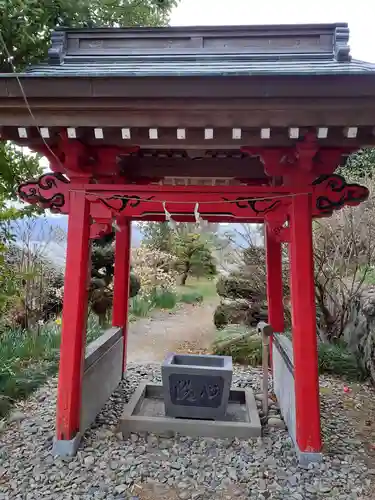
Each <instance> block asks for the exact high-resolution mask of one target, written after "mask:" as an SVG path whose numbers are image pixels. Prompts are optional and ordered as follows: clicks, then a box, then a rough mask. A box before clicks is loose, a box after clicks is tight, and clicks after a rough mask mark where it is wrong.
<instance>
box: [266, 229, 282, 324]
mask: <svg viewBox="0 0 375 500" xmlns="http://www.w3.org/2000/svg"><path fill="white" fill-rule="evenodd" d="M265 237H266V264H267V302H268V316H269V317H268V322H269V323H270V324H271V326H272V329H273V331H274V332H277V333H282V332H283V331H284V304H283V274H282V260H281V259H282V254H281V243H280V242H279V241H277V240H276V237H275V235H274V234H273V232H272V229H271V227H270V225H269V224H267V223H266V231H265Z"/></svg>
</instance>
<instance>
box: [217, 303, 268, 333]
mask: <svg viewBox="0 0 375 500" xmlns="http://www.w3.org/2000/svg"><path fill="white" fill-rule="evenodd" d="M267 320H268V312H267V309H266V308H265V307H263V306H262V305H261V304H251V303H249V302H248V301H247V300H244V299H238V300H229V299H226V300H223V301H222V302H221V303H220V305H219V306H218V307H217V308H216V310H215V314H214V323H215V326H216V328H224V327H225V326H226V325H228V324H236V325H245V326H249V327H253V328H254V327H256V325H257V324H258V323H259V321H267Z"/></svg>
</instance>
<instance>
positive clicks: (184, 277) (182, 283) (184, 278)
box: [181, 271, 189, 286]
mask: <svg viewBox="0 0 375 500" xmlns="http://www.w3.org/2000/svg"><path fill="white" fill-rule="evenodd" d="M188 276H189V272H187V271H185V272H184V274H183V275H182V278H181V285H182V286H185V285H186V281H187V279H188Z"/></svg>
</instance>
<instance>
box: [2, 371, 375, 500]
mask: <svg viewBox="0 0 375 500" xmlns="http://www.w3.org/2000/svg"><path fill="white" fill-rule="evenodd" d="M142 379H149V380H154V381H160V368H159V367H158V366H156V365H139V364H138V365H137V364H132V365H130V366H129V369H128V372H127V377H126V380H124V381H123V382H122V383H121V386H120V387H119V390H118V391H117V392H116V393H115V394H114V395H113V397H112V398H111V400H110V402H109V403H108V404H107V406H106V407H105V409H104V410H103V412H102V413H101V414H100V415H99V417H98V419H97V422H96V423H95V425H94V426H93V428H92V429H91V430H90V431H89V432H87V433H86V435H85V438H84V441H83V443H82V446H81V449H80V450H79V452H78V454H77V456H76V457H75V458H73V459H69V460H61V459H55V458H54V457H52V456H51V454H50V450H51V443H52V438H53V426H54V419H55V398H56V380H51V381H50V382H49V383H48V384H47V385H46V386H44V387H43V388H42V389H40V390H39V391H38V392H37V393H36V394H35V395H34V396H33V397H32V398H31V399H29V400H28V401H26V402H24V403H22V404H20V405H18V407H17V409H16V410H15V411H14V413H13V414H12V416H11V417H10V419H9V421H8V422H7V424H6V425H5V427H4V428H3V430H2V432H0V500H5V499H19V500H21V499H24V500H34V499H35V500H36V499H64V500H65V499H66V500H69V499H72V500H89V499H106V500H115V499H116V500H125V499H127V500H128V499H133V500H151V499H159V498H160V499H163V500H178V499H186V500H192V499H194V500H209V499H214V500H224V499H227V500H232V499H235V498H241V499H259V500H260V499H288V500H305V499H316V500H317V499H323V498H330V499H331V498H332V499H340V500H355V499H357V500H359V499H362V500H364V499H371V498H375V493H374V494H373V496H371V493H370V492H371V487H372V489H373V491H374V492H375V488H374V485H375V462H374V457H373V456H371V449H370V448H371V446H370V445H369V442H365V441H368V440H369V439H371V436H373V434H372V433H373V431H372V430H370V431H369V433H367V431H366V432H365V431H364V430H363V429H362V428H361V429H362V430H359V429H358V426H357V427H356V426H355V425H357V424H358V422H357V420H358V419H355V415H356V413H355V414H354V413H353V414H352V413H351V412H352V411H354V412H359V411H360V410H363V408H364V404H365V403H364V401H367V399H366V398H370V397H371V398H372V400H374V397H373V396H374V394H373V392H371V389H370V388H368V387H364V386H362V387H361V388H358V390H357V389H356V391H352V392H351V393H350V394H348V395H346V394H345V393H344V392H343V389H342V388H343V383H342V382H340V381H335V380H334V379H330V378H324V379H322V381H321V383H322V386H323V389H322V392H323V394H322V399H323V401H322V411H323V424H324V434H325V437H326V454H325V458H324V461H323V463H321V464H319V465H315V466H314V467H311V468H310V469H308V470H304V469H301V468H300V467H298V465H297V461H296V456H295V453H294V451H293V447H292V443H291V440H290V438H289V437H288V434H287V432H286V431H285V430H282V429H267V430H266V431H265V436H264V438H263V439H255V440H248V441H244V440H243V441H240V440H237V439H234V440H216V439H203V438H188V437H177V438H157V437H155V436H153V435H148V436H146V437H141V436H137V435H132V436H131V438H130V439H128V440H125V441H124V440H122V439H121V436H120V435H119V434H117V431H116V423H117V421H118V418H119V416H120V414H121V412H122V408H123V405H124V403H125V402H126V401H128V399H129V397H130V395H131V394H132V392H133V391H134V390H135V388H136V387H137V385H138V383H139V382H140V381H141V380H142ZM233 383H234V385H237V386H240V387H241V386H242V387H244V386H248V385H250V386H251V387H253V388H254V390H255V391H258V390H259V383H260V371H259V370H257V369H246V370H245V369H240V368H236V370H235V376H234V380H233ZM345 398H347V399H345ZM345 401H350V404H349V405H346V403H345ZM358 414H359V413H358ZM357 416H358V415H357ZM367 423H368V422H367ZM354 424H355V425H354ZM364 425H365V424H364ZM372 425H373V424H372ZM370 426H371V423H370ZM374 441H375V440H374Z"/></svg>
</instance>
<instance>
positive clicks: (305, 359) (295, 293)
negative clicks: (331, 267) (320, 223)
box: [290, 195, 322, 452]
mask: <svg viewBox="0 0 375 500" xmlns="http://www.w3.org/2000/svg"><path fill="white" fill-rule="evenodd" d="M311 211H312V207H311V197H310V196H309V195H305V196H297V197H295V198H293V200H292V205H291V211H290V226H291V228H290V238H291V241H290V259H291V291H292V335H293V353H294V383H295V399H296V426H297V427H296V438H297V443H298V446H299V448H300V450H301V451H302V452H319V451H320V450H321V447H322V443H321V436H320V408H319V377H318V352H317V334H316V308H315V287H314V262H313V243H312V222H311Z"/></svg>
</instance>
